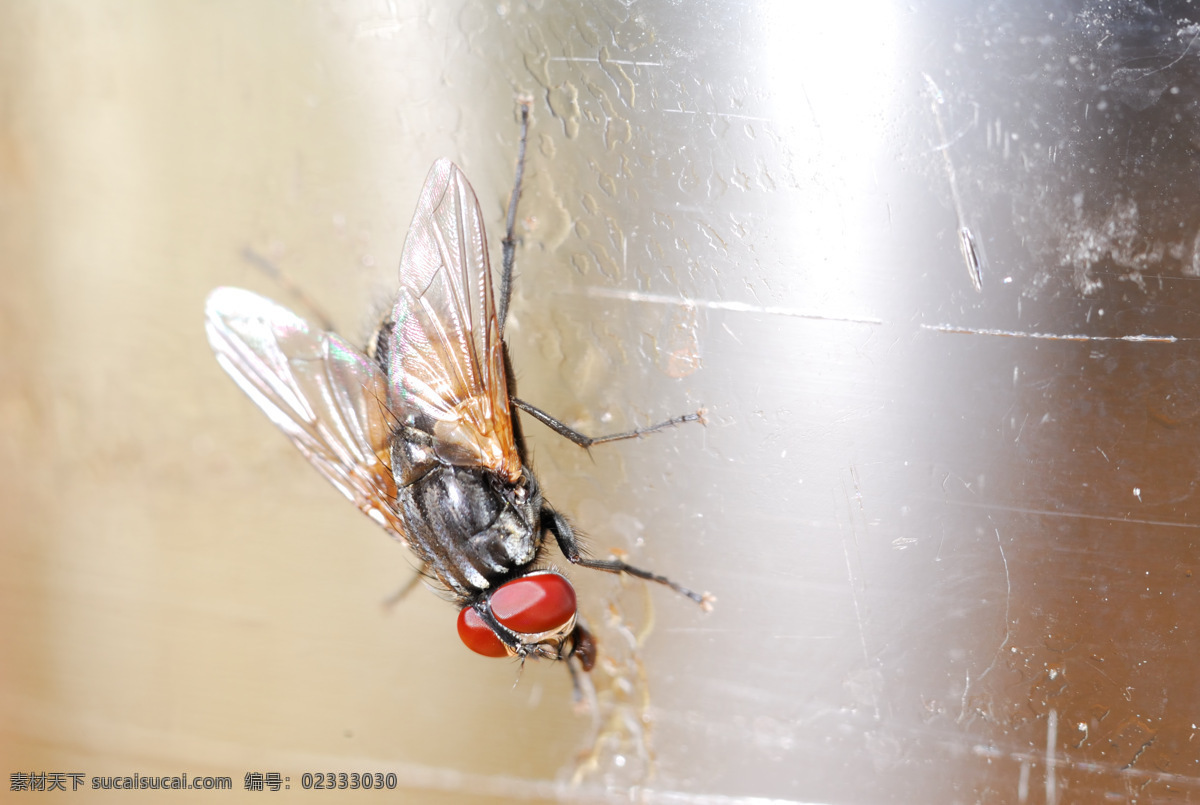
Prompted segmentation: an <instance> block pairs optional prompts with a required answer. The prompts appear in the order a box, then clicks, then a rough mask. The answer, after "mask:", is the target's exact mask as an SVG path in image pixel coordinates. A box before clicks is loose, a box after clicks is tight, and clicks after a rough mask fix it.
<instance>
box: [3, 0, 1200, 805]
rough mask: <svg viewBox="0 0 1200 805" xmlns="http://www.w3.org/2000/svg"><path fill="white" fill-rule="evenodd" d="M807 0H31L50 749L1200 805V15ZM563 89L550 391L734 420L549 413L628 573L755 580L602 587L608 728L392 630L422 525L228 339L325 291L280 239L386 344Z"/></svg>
mask: <svg viewBox="0 0 1200 805" xmlns="http://www.w3.org/2000/svg"><path fill="white" fill-rule="evenodd" d="M805 5H808V4H805ZM798 6H800V4H793V3H790V2H784V1H783V0H780V2H777V3H766V2H764V3H758V4H739V3H733V2H714V3H707V4H697V5H695V6H681V5H675V4H644V3H643V4H639V3H635V4H626V3H622V2H617V1H616V0H598V2H593V3H586V4H583V3H579V4H577V3H570V2H563V3H556V2H540V3H534V4H522V3H503V4H496V3H484V2H460V3H457V4H444V3H407V2H394V3H378V2H366V1H365V0H364V1H363V2H351V3H345V4H337V5H336V6H326V5H322V4H319V3H314V4H310V5H308V6H303V7H296V6H294V5H292V4H267V3H260V4H245V5H244V4H235V3H228V4H224V5H217V6H215V7H213V6H209V5H204V6H201V5H199V4H194V5H193V4H185V3H179V4H171V5H170V6H169V7H168V6H163V5H159V4H150V3H146V4H137V3H119V2H108V3H79V4H57V5H56V6H54V7H50V6H45V5H42V4H9V5H6V6H5V7H4V9H3V10H2V11H0V16H2V17H3V18H4V19H3V20H0V52H2V53H4V54H5V56H4V60H3V64H2V66H0V81H2V82H3V85H2V86H3V90H4V92H3V93H0V97H5V98H6V99H7V100H6V109H7V110H8V111H7V112H6V115H7V117H6V126H5V128H4V130H3V134H2V136H3V139H2V141H0V194H2V195H0V198H3V204H4V210H5V214H4V216H2V217H0V248H2V249H3V255H4V259H3V260H0V272H2V276H3V280H4V287H5V288H6V293H5V294H4V295H3V296H2V297H0V308H2V309H3V315H2V316H0V327H2V328H3V332H4V333H5V335H6V336H7V338H6V343H8V344H9V350H8V353H7V357H6V359H5V360H4V361H3V362H0V377H2V379H3V382H0V437H2V438H0V473H2V477H3V483H0V505H2V506H3V508H4V511H5V520H4V532H5V539H4V540H3V541H2V543H0V578H3V584H2V585H0V607H2V610H3V617H2V618H0V622H2V623H3V626H2V627H0V652H2V653H3V654H4V656H5V658H6V660H5V670H4V673H3V675H2V676H0V684H3V694H4V696H3V707H4V716H3V718H0V724H2V725H3V726H2V727H0V742H2V746H3V750H2V751H0V756H2V757H4V758H5V760H6V762H7V765H6V770H7V771H8V772H10V773H12V772H20V771H30V772H36V771H45V772H53V771H59V772H75V771H79V772H83V773H85V774H86V775H87V776H88V777H89V778H90V776H92V775H119V774H127V773H132V772H142V773H158V774H175V773H180V772H183V771H187V772H189V773H191V774H193V775H196V774H213V775H229V776H231V777H232V778H233V782H234V784H235V787H236V788H237V789H239V791H240V789H241V784H242V776H243V775H244V774H245V773H246V772H248V771H280V772H282V773H285V774H288V775H290V776H291V784H292V787H293V788H296V787H298V786H299V785H300V774H302V773H303V772H304V771H312V772H317V771H326V772H329V771H333V772H341V771H384V772H386V771H392V772H395V773H396V774H397V775H398V779H399V784H400V786H401V787H402V788H404V789H405V796H406V797H407V799H406V801H413V802H431V803H432V802H454V801H461V797H462V796H463V792H470V793H471V794H472V795H473V796H474V797H475V799H476V800H477V801H496V802H508V801H521V800H526V799H542V800H545V799H555V798H558V799H564V800H579V801H604V800H614V801H615V800H621V801H625V800H628V799H629V798H630V797H631V796H635V797H640V798H641V799H642V800H644V801H649V802H667V801H669V802H692V801H695V802H727V801H728V802H732V801H739V802H741V801H769V802H775V801H778V802H831V803H833V802H836V803H875V802H971V803H974V802H979V803H1013V802H1030V803H1043V802H1045V803H1058V802H1064V803H1065V802H1095V801H1158V802H1165V801H1170V802H1191V801H1196V800H1197V799H1200V759H1198V758H1200V738H1197V726H1196V724H1197V714H1196V702H1197V696H1198V695H1200V678H1198V676H1197V673H1196V670H1195V668H1196V660H1195V657H1196V654H1197V650H1198V648H1200V647H1198V645H1197V638H1196V634H1197V626H1198V620H1200V595H1198V593H1197V578H1196V573H1197V569H1198V567H1197V565H1198V564H1200V549H1198V547H1197V537H1196V534H1197V531H1196V526H1197V519H1198V517H1200V504H1198V503H1197V502H1196V495H1195V492H1196V489H1195V487H1196V479H1197V476H1198V471H1200V466H1198V465H1200V402H1197V400H1200V396H1198V394H1197V384H1198V382H1200V353H1198V352H1197V344H1196V341H1197V339H1200V316H1198V315H1197V312H1198V311H1200V286H1198V284H1197V277H1200V235H1197V232H1200V209H1198V206H1197V204H1196V203H1195V201H1194V198H1195V193H1196V188H1197V186H1198V184H1197V174H1198V172H1200V161H1198V157H1197V148H1198V145H1197V144H1198V142H1200V140H1197V135H1196V132H1197V131H1200V68H1198V65H1200V61H1198V60H1200V25H1197V23H1196V22H1193V21H1194V20H1196V16H1195V15H1196V12H1195V11H1194V10H1191V9H1190V8H1189V7H1188V6H1187V5H1186V4H1180V5H1179V7H1178V8H1173V7H1172V8H1167V7H1160V6H1154V7H1143V6H1141V5H1138V4H1133V3H1130V4H1102V3H1092V2H1080V3H1074V4H1069V5H1068V4H1059V3H1043V4H1040V5H1039V6H1038V7H1036V8H1035V7H1033V6H1030V5H1026V4H1015V3H1014V4H1010V5H1009V6H1007V7H1006V6H1004V5H1002V4H997V5H991V6H988V7H987V8H984V9H980V10H964V9H963V8H962V7H961V6H962V4H954V3H931V2H917V3H910V4H906V5H903V6H900V5H896V6H891V5H886V4H876V5H872V6H870V7H860V8H859V9H858V12H857V13H856V14H855V15H853V19H847V18H846V17H845V15H843V14H839V13H835V12H832V11H831V12H828V15H826V12H822V11H814V10H812V9H805V10H803V11H800V10H797V7H798ZM516 93H529V94H530V95H531V96H532V97H533V99H534V105H533V108H534V124H533V131H532V135H531V149H530V156H529V164H528V174H527V179H528V184H527V188H526V193H525V197H524V200H523V202H522V209H521V219H522V220H521V225H520V234H521V236H522V239H523V242H522V246H521V249H520V251H519V254H518V271H519V275H520V276H519V279H518V283H519V284H518V289H517V294H516V298H515V300H514V307H513V311H512V315H513V316H514V318H513V321H512V325H511V330H510V339H511V345H512V348H513V353H514V360H515V363H516V368H517V372H518V375H519V377H520V381H521V388H522V394H523V396H525V397H527V398H528V399H530V400H531V401H532V402H534V403H536V404H538V405H540V406H543V407H545V408H547V409H549V410H552V411H554V412H556V413H557V414H559V415H560V416H562V417H564V418H565V419H566V420H567V421H569V422H571V423H573V424H575V425H577V426H578V427H580V428H582V429H584V430H587V431H592V432H601V431H606V430H613V429H622V428H625V427H627V426H631V425H635V424H639V423H645V422H647V421H651V420H655V419H659V418H663V417H666V416H669V415H672V414H675V413H679V412H682V411H686V410H690V409H694V408H696V407H699V406H703V407H704V408H705V409H706V410H707V419H708V423H707V426H706V427H704V428H700V427H689V428H681V429H679V430H678V431H675V432H671V433H667V434H662V435H659V436H656V437H655V438H652V439H646V440H644V441H641V442H637V443H627V444H622V445H613V446H610V447H605V448H597V449H596V450H594V451H593V452H592V455H591V456H590V457H589V456H588V455H586V454H582V453H581V452H580V451H578V450H577V449H576V448H574V447H573V446H571V445H569V444H564V443H562V442H561V440H556V439H554V438H551V435H550V434H548V433H547V432H546V431H544V430H538V429H537V428H536V426H533V425H530V426H527V427H528V429H529V431H530V433H531V436H532V445H533V449H534V453H535V459H536V463H537V467H538V469H539V471H540V474H541V477H542V480H543V483H544V485H545V486H546V488H547V490H548V493H549V495H550V496H551V498H552V500H554V501H555V503H556V504H557V505H558V506H559V507H561V508H562V509H563V510H564V511H566V512H568V513H570V514H571V515H572V516H573V517H574V519H575V521H576V522H577V524H578V525H580V526H581V527H582V528H583V529H584V530H585V531H586V532H587V533H588V534H589V535H590V537H591V540H592V545H593V546H594V547H595V548H596V549H597V550H598V551H604V550H607V549H610V548H615V549H619V550H622V551H625V552H627V553H628V554H629V556H630V558H631V561H636V562H637V563H640V564H643V565H645V566H648V567H652V568H655V569H658V570H661V571H663V572H666V573H669V574H671V575H672V576H674V577H676V578H678V579H679V580H680V581H682V582H684V583H686V584H689V585H692V586H695V587H698V588H703V589H707V590H710V591H711V592H713V593H714V594H715V595H716V596H717V597H718V599H719V600H718V605H717V608H716V610H715V611H714V612H712V613H711V614H703V613H701V612H699V611H696V609H695V608H694V607H692V606H691V605H690V604H688V603H687V602H684V601H681V600H677V599H675V598H673V597H672V596H671V595H670V594H668V593H666V592H665V591H662V590H657V589H655V590H646V589H645V587H644V586H642V585H638V584H624V585H623V584H621V583H619V582H618V581H616V580H614V579H611V578H606V577H596V576H595V574H592V575H590V576H588V575H586V574H580V573H575V574H574V577H575V578H576V580H577V581H578V582H579V587H580V591H581V598H582V600H583V611H584V614H585V615H586V616H587V617H588V618H589V619H590V620H591V621H592V623H593V624H594V625H595V626H596V628H597V632H598V634H599V636H600V640H601V650H602V652H603V653H604V657H605V659H604V661H603V662H602V664H601V666H600V668H599V669H598V671H597V673H596V674H595V677H594V686H593V687H594V690H592V691H591V693H592V694H593V697H594V698H593V700H592V701H591V710H590V713H588V714H584V715H577V714H575V713H573V712H572V710H571V707H570V684H569V681H568V679H567V675H566V674H565V673H563V671H562V669H561V668H552V667H546V666H544V665H540V666H539V665H531V666H529V667H527V668H525V669H524V670H523V671H518V669H517V668H515V667H513V666H511V665H505V664H504V663H494V662H487V661H484V660H481V659H476V658H474V657H472V656H470V655H469V654H467V653H466V652H465V650H464V649H462V648H461V647H460V646H459V645H457V641H456V638H455V636H454V634H453V617H454V613H453V612H452V611H450V610H449V608H448V607H446V606H445V605H444V604H442V603H441V602H439V601H437V600H436V599H435V598H434V597H433V596H431V595H428V594H423V593H417V594H414V595H413V596H412V597H411V598H410V599H408V600H406V601H405V602H403V604H402V605H400V606H398V607H395V608H393V609H391V610H387V609H385V607H384V606H383V604H382V602H384V601H385V600H386V599H387V597H388V595H389V594H390V593H391V592H392V591H393V590H394V589H395V588H396V587H398V586H400V585H401V584H402V583H403V581H404V580H405V578H406V574H407V572H408V571H407V567H408V566H407V564H406V562H405V560H404V559H403V557H402V554H401V551H400V549H399V548H398V547H397V546H395V545H392V544H390V543H388V541H387V540H386V539H384V538H383V537H382V536H380V534H379V533H378V531H377V530H376V529H375V528H374V527H373V526H372V525H371V524H370V523H369V522H367V521H366V520H365V518H362V517H361V516H360V515H359V514H358V513H357V512H356V511H354V510H353V507H351V506H349V505H348V504H346V503H345V502H344V501H342V500H341V499H340V498H339V497H338V496H337V493H336V492H334V491H333V490H332V489H330V488H328V487H327V485H325V484H324V483H323V482H322V481H321V480H320V478H318V477H317V475H316V474H315V473H314V472H312V471H311V470H310V469H309V468H308V467H306V466H304V463H303V460H302V459H301V458H300V457H299V456H298V455H296V454H295V453H294V451H293V450H292V448H291V447H290V446H289V445H288V444H287V443H286V441H285V440H284V439H283V438H282V437H281V436H279V435H278V434H276V433H274V432H272V430H271V428H270V425H269V424H268V422H267V421H266V419H265V418H264V417H262V416H261V415H260V414H259V413H258V412H257V411H255V410H254V409H253V407H252V406H251V405H250V403H249V402H248V401H247V400H245V399H243V398H242V397H241V396H240V395H239V394H238V393H237V391H236V389H235V388H234V387H233V385H232V384H231V383H229V382H228V380H227V379H226V378H225V377H224V376H223V375H222V374H221V373H220V371H219V369H218V368H217V366H216V365H215V363H214V362H213V361H212V359H211V355H210V353H209V352H208V349H207V346H206V345H205V343H204V340H203V335H202V329H201V309H202V305H203V299H204V295H205V294H206V293H207V291H208V290H209V289H210V288H211V287H213V286H215V285H218V284H237V285H245V286H248V287H252V288H255V289H256V290H259V291H262V292H265V293H268V294H269V295H272V296H275V297H276V298H279V299H281V301H285V302H288V303H289V304H294V300H290V297H289V296H288V292H287V291H286V290H283V289H282V288H281V286H280V284H279V283H278V282H277V281H276V280H273V279H271V278H270V277H268V276H266V275H265V274H264V273H263V271H262V270H261V268H260V267H258V266H259V265H260V264H262V263H264V262H266V263H269V264H271V265H273V266H276V267H278V268H280V269H282V270H283V271H285V272H286V273H287V275H288V277H289V278H290V279H291V280H292V281H294V282H295V283H296V284H297V285H299V286H300V287H303V288H304V289H305V290H306V291H307V293H308V294H309V295H310V296H311V297H312V298H314V299H316V300H318V302H319V304H320V305H321V306H322V307H323V308H324V309H325V310H326V311H327V312H328V314H329V315H330V316H331V317H332V318H333V319H334V320H335V321H337V322H339V324H340V325H341V327H342V328H343V329H344V331H345V332H346V333H347V334H349V335H352V336H355V337H359V336H362V335H363V334H365V333H366V332H367V331H368V330H369V328H370V325H371V321H372V317H373V316H374V315H375V314H376V313H377V312H378V311H380V310H381V309H382V308H383V305H384V304H385V303H386V298H387V294H388V291H389V285H390V283H391V278H392V277H393V272H394V267H395V265H396V262H397V260H398V257H399V252H400V246H401V243H402V240H403V234H404V232H403V230H404V226H405V225H406V223H407V221H408V219H409V217H410V216H411V213H412V206H413V204H414V203H415V200H416V195H417V192H418V190H419V187H420V182H421V180H422V178H423V176H424V173H425V171H426V170H427V168H428V165H429V164H430V163H431V162H432V161H433V160H434V159H435V158H437V157H440V156H449V157H451V158H453V159H455V160H456V161H458V162H459V163H460V164H461V165H462V166H463V168H464V169H465V170H466V172H467V175H468V176H469V177H471V180H472V182H473V183H474V184H475V187H476V190H477V191H478V192H479V195H480V198H481V201H482V204H483V207H484V210H485V216H486V217H487V220H488V223H489V225H490V226H491V227H492V229H491V234H492V244H493V247H496V246H497V245H498V240H499V235H498V232H499V227H500V225H501V223H500V222H501V221H502V213H503V199H504V198H505V194H506V192H507V189H508V187H509V182H510V181H511V170H512V159H513V155H514V152H515V142H516V123H515V119H514V116H513V109H514V103H513V98H514V95H515V94H516ZM493 250H494V251H495V248H494V249H493ZM514 683H515V684H514ZM631 790H632V791H633V792H634V793H633V794H631V793H630V792H631ZM360 794H361V795H362V796H368V797H369V796H371V795H369V794H366V793H362V792H360ZM251 796H259V797H261V796H262V795H251ZM388 796H389V797H391V796H393V795H392V794H389V795H388ZM485 798H486V799H485ZM754 798H757V799H754ZM114 799H115V795H114Z"/></svg>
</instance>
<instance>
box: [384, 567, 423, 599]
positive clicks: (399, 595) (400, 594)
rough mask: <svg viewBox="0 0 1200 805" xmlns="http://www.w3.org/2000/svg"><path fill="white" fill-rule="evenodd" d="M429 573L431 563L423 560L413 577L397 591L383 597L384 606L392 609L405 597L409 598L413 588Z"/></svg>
mask: <svg viewBox="0 0 1200 805" xmlns="http://www.w3.org/2000/svg"><path fill="white" fill-rule="evenodd" d="M427 575H429V565H427V564H425V563H424V562H422V563H421V566H420V567H418V568H416V570H415V571H414V572H413V574H412V578H410V579H409V580H408V581H406V582H404V584H402V585H400V589H398V590H396V592H394V593H392V594H391V595H389V596H388V597H387V598H385V599H383V608H384V609H389V610H390V609H392V608H393V607H395V606H396V605H397V604H399V603H400V602H401V601H403V600H404V599H405V598H408V594H409V593H411V592H412V591H413V589H415V588H416V586H417V584H419V583H420V581H421V579H423V578H425V577H426V576H427Z"/></svg>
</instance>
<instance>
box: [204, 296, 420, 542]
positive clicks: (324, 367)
mask: <svg viewBox="0 0 1200 805" xmlns="http://www.w3.org/2000/svg"><path fill="white" fill-rule="evenodd" d="M205 317H206V322H205V330H206V331H207V332H208V343H209V344H211V345H212V348H213V351H214V352H215V353H216V354H217V362H218V363H220V364H221V368H223V369H224V370H225V371H226V372H228V373H229V376H230V377H232V378H233V379H234V381H235V382H236V383H237V384H238V386H240V387H241V389H242V391H244V392H246V394H248V395H249V396H250V398H251V399H252V400H254V402H255V404H256V405H258V407H259V408H261V409H262V410H263V412H264V413H265V414H266V415H267V416H268V417H270V418H271V421H272V422H274V423H275V424H276V425H278V426H279V428H280V429H281V430H282V431H283V432H284V433H286V434H287V435H288V438H289V439H291V440H292V443H293V444H295V445H296V447H298V448H299V449H300V452H301V453H303V454H304V456H305V458H307V459H308V460H309V461H311V462H312V464H313V466H314V467H316V468H317V470H318V471H319V472H320V473H321V474H322V475H324V476H325V477H326V478H328V479H329V481H330V482H331V483H332V484H333V485H334V486H336V487H337V488H338V489H339V490H341V492H342V494H344V495H345V496H346V497H348V498H350V500H352V501H354V504H355V505H356V506H358V508H359V509H361V510H362V511H363V512H364V513H366V514H367V515H368V516H370V517H371V519H373V520H375V521H376V522H377V523H379V524H380V525H382V526H383V527H384V528H386V529H387V530H388V531H389V532H391V534H392V536H394V537H395V538H396V539H398V540H400V541H401V542H404V543H405V544H408V540H407V537H406V529H405V526H404V522H403V520H402V519H401V517H400V515H399V513H398V512H397V511H396V510H395V508H394V507H393V505H392V503H393V501H395V499H396V486H395V481H394V480H393V478H392V472H391V469H390V467H389V464H390V461H391V457H390V452H389V438H388V437H389V436H390V434H391V431H392V428H393V426H394V425H395V423H396V417H395V416H394V415H393V414H392V413H390V412H389V410H388V407H387V402H386V401H387V382H386V380H385V378H384V376H383V372H382V370H381V369H380V368H379V367H378V366H376V365H375V363H374V362H373V361H371V360H370V359H369V358H367V356H365V355H363V354H362V353H361V352H359V351H358V350H356V349H354V348H353V347H351V346H350V345H348V344H347V343H346V342H345V341H343V340H342V338H341V337H340V336H338V335H337V334H335V333H328V332H322V331H318V330H314V329H313V328H312V327H310V326H309V324H308V323H307V322H305V321H304V320H303V319H301V318H300V317H299V316H297V315H296V314H294V313H292V312H291V311H290V310H287V309H286V308H283V307H281V306H279V305H277V304H275V303H274V302H272V301H271V300H269V299H265V298H263V297H261V296H259V295H258V294H254V293H251V292H250V291H244V290H242V289H240V288H217V289H216V290H215V291H213V292H212V293H211V294H209V296H208V302H207V303H206V304H205Z"/></svg>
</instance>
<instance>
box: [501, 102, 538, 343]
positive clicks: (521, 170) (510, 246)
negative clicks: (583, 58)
mask: <svg viewBox="0 0 1200 805" xmlns="http://www.w3.org/2000/svg"><path fill="white" fill-rule="evenodd" d="M517 103H519V104H520V105H521V145H520V146H519V147H518V149H517V176H516V179H514V180H513V191H512V197H511V198H509V200H508V220H507V221H506V226H505V229H504V240H502V241H500V243H501V246H502V247H503V261H502V263H501V267H500V300H499V302H500V311H499V319H500V337H501V338H503V337H504V320H505V319H507V318H508V299H509V297H510V296H512V276H513V261H514V260H515V258H516V250H517V239H516V236H515V235H514V232H515V230H516V228H517V202H518V201H519V200H520V199H521V180H522V179H523V178H524V176H525V143H526V141H527V140H528V139H529V107H530V106H532V105H533V98H531V97H529V96H527V95H526V96H522V97H520V98H518V99H517Z"/></svg>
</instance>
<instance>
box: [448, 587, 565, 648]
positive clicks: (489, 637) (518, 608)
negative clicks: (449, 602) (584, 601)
mask: <svg viewBox="0 0 1200 805" xmlns="http://www.w3.org/2000/svg"><path fill="white" fill-rule="evenodd" d="M488 603H489V604H490V605H491V609H492V614H493V615H495V616H496V620H497V621H499V622H500V624H501V625H502V626H504V627H505V628H507V629H511V630H512V631H513V632H515V633H516V634H517V635H518V636H521V635H529V636H530V641H529V644H530V645H533V644H535V643H536V642H537V641H538V639H544V638H545V637H546V636H547V635H548V634H549V633H553V632H557V631H559V630H560V629H562V628H563V627H565V626H567V625H568V624H571V623H572V622H573V619H574V617H575V588H574V587H572V586H571V582H569V581H567V580H566V579H565V578H564V577H562V576H560V575H558V574H557V573H532V574H530V575H528V576H522V577H521V578H519V579H513V580H512V581H510V582H507V583H506V584H502V585H500V587H498V588H497V589H496V591H495V592H493V593H492V594H491V596H490V598H489V599H488ZM458 636H459V639H461V640H462V641H463V643H465V644H466V646H467V648H469V649H471V651H474V652H475V653H476V654H482V655H483V656H485V657H505V656H507V655H508V649H507V648H505V645H504V642H503V641H502V640H500V638H499V637H497V636H496V633H495V632H493V631H492V630H491V629H490V628H488V625H487V624H486V623H484V622H483V618H481V617H479V613H478V612H476V611H475V609H474V607H464V608H463V610H462V611H461V612H459V613H458Z"/></svg>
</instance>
